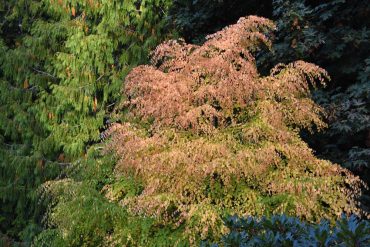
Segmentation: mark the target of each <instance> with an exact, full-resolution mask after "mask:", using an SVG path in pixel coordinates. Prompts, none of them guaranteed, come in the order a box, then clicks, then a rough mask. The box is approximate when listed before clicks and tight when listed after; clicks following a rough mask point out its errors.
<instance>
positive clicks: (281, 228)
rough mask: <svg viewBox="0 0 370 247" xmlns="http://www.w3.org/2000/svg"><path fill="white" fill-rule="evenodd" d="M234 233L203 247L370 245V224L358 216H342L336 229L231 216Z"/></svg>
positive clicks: (228, 221)
mask: <svg viewBox="0 0 370 247" xmlns="http://www.w3.org/2000/svg"><path fill="white" fill-rule="evenodd" d="M225 225H226V226H227V227H228V229H230V232H229V233H228V234H227V235H225V236H224V237H223V238H222V240H221V241H220V243H219V244H210V243H208V242H203V243H202V245H201V246H203V247H206V246H212V247H217V246H369V245H370V235H369V232H370V224H369V222H368V221H359V220H358V219H357V218H356V217H355V216H353V215H352V216H351V217H350V218H347V217H345V216H344V217H342V218H341V219H340V220H338V221H337V222H336V225H335V226H334V227H330V224H329V222H328V221H321V222H320V223H319V224H316V225H312V224H307V223H306V222H302V221H300V220H299V219H297V218H293V217H287V216H285V215H274V216H272V217H271V218H266V217H263V218H260V219H256V218H253V217H247V218H238V217H237V216H232V217H228V218H227V219H226V220H225Z"/></svg>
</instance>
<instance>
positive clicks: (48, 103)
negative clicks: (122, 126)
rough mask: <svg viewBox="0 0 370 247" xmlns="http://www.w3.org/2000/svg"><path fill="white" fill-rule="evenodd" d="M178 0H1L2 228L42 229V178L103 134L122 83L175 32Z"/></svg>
mask: <svg viewBox="0 0 370 247" xmlns="http://www.w3.org/2000/svg"><path fill="white" fill-rule="evenodd" d="M169 4H170V1H169V0H160V1H151V0H149V1H139V0H132V1H131V0H130V1H105V0H89V1H74V0H67V1H57V0H55V1H53V0H51V1H50V0H32V1H23V0H22V1H1V2H0V14H1V26H0V28H1V40H0V50H1V54H0V81H1V85H0V87H1V91H0V103H1V106H0V107H1V108H0V109H1V114H0V115H1V116H0V144H1V146H0V178H1V179H0V181H1V182H0V186H1V190H0V198H1V204H0V208H1V219H2V220H1V221H0V226H1V230H2V231H4V232H6V233H8V234H10V235H11V236H12V237H14V238H18V239H23V240H25V241H28V242H29V241H30V239H29V237H30V236H32V235H33V234H34V233H30V232H37V231H38V230H36V229H35V228H38V227H37V226H35V225H34V223H35V222H40V221H41V215H40V214H41V212H39V209H40V208H42V207H41V206H40V205H36V203H37V196H36V189H37V187H38V186H39V185H40V184H42V183H43V182H45V181H47V180H49V179H52V178H55V177H56V176H57V175H58V174H60V170H64V169H65V168H66V167H68V166H70V164H71V163H72V162H74V161H76V160H78V159H81V158H83V157H84V155H85V153H86V149H87V146H89V145H91V144H93V143H96V142H98V141H99V140H100V135H99V134H100V131H101V130H102V129H103V128H104V124H105V121H106V119H107V117H108V115H109V112H110V111H111V110H112V109H113V108H112V107H113V106H114V104H115V101H116V100H117V99H118V98H119V90H118V89H119V87H120V84H121V83H120V82H121V81H122V80H123V79H124V77H125V75H126V73H127V72H128V71H129V69H130V68H131V67H132V66H135V65H137V64H140V63H143V62H145V61H146V59H147V54H148V51H149V50H150V49H151V48H153V47H155V45H157V43H158V42H159V40H161V39H163V38H165V33H164V31H165V30H164V29H163V22H164V16H165V14H166V11H167V8H168V6H169ZM28 226H29V228H30V229H28V228H27V227H28ZM27 229H28V230H27ZM22 231H23V233H22Z"/></svg>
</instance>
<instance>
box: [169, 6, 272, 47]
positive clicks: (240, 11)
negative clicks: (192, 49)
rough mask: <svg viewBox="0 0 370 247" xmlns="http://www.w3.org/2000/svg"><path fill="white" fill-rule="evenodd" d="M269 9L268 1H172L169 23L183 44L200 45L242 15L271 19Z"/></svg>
mask: <svg viewBox="0 0 370 247" xmlns="http://www.w3.org/2000/svg"><path fill="white" fill-rule="evenodd" d="M271 10H272V2H271V0H262V1H261V0H247V1H246V0H195V1H194V0H174V1H173V5H172V8H171V10H170V14H169V17H168V19H169V20H168V21H169V24H170V25H173V26H174V27H176V30H177V31H178V32H179V33H180V35H181V36H183V37H184V38H185V40H186V41H188V42H190V43H201V42H203V41H204V40H205V36H206V35H208V34H211V33H215V32H216V31H218V30H220V29H221V28H223V27H225V26H227V25H230V24H232V23H235V22H236V21H237V20H238V19H239V18H240V17H242V16H247V15H259V16H264V17H271Z"/></svg>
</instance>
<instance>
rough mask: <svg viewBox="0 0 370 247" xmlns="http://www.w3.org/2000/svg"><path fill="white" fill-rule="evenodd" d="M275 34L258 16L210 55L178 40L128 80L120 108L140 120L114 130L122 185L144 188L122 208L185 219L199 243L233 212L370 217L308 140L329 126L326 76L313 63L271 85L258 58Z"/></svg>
mask: <svg viewBox="0 0 370 247" xmlns="http://www.w3.org/2000/svg"><path fill="white" fill-rule="evenodd" d="M273 28H274V25H273V23H272V22H271V21H269V20H267V19H264V18H260V17H255V16H251V17H247V18H241V19H240V20H239V21H238V23H237V24H235V25H231V26H229V27H227V28H225V29H223V30H221V31H220V32H217V33H216V34H213V35H210V36H209V37H208V40H207V41H206V42H205V44H204V45H202V46H194V45H188V44H185V43H184V42H183V41H168V42H166V43H164V44H162V45H160V46H158V47H157V49H156V50H155V51H154V52H153V58H152V66H139V67H137V68H135V69H133V70H132V71H131V73H130V74H129V75H128V76H127V78H126V82H125V85H124V89H123V93H124V95H125V96H126V99H127V100H126V101H125V102H123V104H122V105H121V107H125V108H127V109H128V110H129V113H128V115H126V118H127V119H129V121H126V122H125V123H123V124H116V125H114V126H113V127H112V128H111V129H110V130H109V131H108V134H109V135H110V136H111V140H110V142H109V144H108V149H109V150H113V151H114V152H115V153H116V155H117V157H118V164H117V167H116V173H117V175H118V176H134V177H135V178H136V179H137V180H138V181H142V183H143V186H144V190H143V192H142V193H141V194H140V195H138V196H135V197H126V198H124V199H122V203H123V204H124V205H126V206H127V207H128V208H129V209H130V210H131V211H132V212H135V213H138V214H145V215H151V216H154V217H158V218H159V219H161V220H163V221H164V222H166V223H171V222H172V223H175V224H181V223H184V222H185V223H186V224H187V233H189V235H190V236H193V237H195V236H197V235H198V234H201V236H203V237H205V236H206V235H209V234H214V235H215V236H218V235H219V234H220V233H221V232H222V230H223V229H222V224H220V223H219V222H220V216H221V215H222V214H223V213H225V212H229V213H239V214H259V215H261V214H264V213H279V212H285V213H288V214H295V215H298V216H301V217H302V218H305V219H307V220H310V221H314V220H316V219H319V218H321V217H327V218H331V219H333V218H335V217H336V216H338V215H340V214H341V213H342V212H346V213H353V212H355V213H359V212H360V211H361V210H359V209H358V207H357V205H356V203H357V202H356V199H357V197H358V196H359V195H360V187H361V181H360V180H359V179H358V178H356V177H354V176H353V175H352V174H350V173H349V172H347V171H346V170H344V169H342V168H340V167H339V166H337V165H334V164H331V163H330V162H328V161H324V160H319V159H317V158H316V157H315V156H314V155H313V154H312V151H311V150H310V149H309V148H308V147H307V145H306V144H305V143H304V142H303V141H302V140H301V139H300V137H299V135H298V130H299V129H301V128H311V127H312V126H316V127H318V128H321V127H323V126H325V124H324V123H323V122H322V121H321V119H320V115H321V114H323V111H322V109H321V108H320V107H319V106H317V105H316V104H315V103H314V102H313V101H312V100H311V99H310V97H309V96H310V91H309V86H310V85H312V86H316V83H324V82H325V80H326V79H327V78H328V75H327V73H326V72H325V71H324V70H323V69H321V68H319V67H317V66H316V65H313V64H309V63H305V62H303V61H297V62H294V63H291V64H288V65H283V64H279V65H277V66H276V67H275V68H274V69H273V70H272V71H271V75H270V76H267V77H261V76H260V75H259V73H258V71H257V69H256V65H255V59H254V58H253V56H252V54H251V51H253V50H255V49H258V47H259V46H260V45H261V44H265V45H270V44H269V41H268V38H267V37H266V36H265V35H264V33H266V32H267V31H269V30H271V29H273ZM148 126H149V127H148ZM108 190H109V189H108ZM108 194H109V193H108Z"/></svg>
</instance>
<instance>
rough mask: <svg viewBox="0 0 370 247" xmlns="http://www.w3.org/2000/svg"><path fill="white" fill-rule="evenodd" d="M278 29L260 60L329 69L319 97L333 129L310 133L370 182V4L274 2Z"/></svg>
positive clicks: (324, 151)
mask: <svg viewBox="0 0 370 247" xmlns="http://www.w3.org/2000/svg"><path fill="white" fill-rule="evenodd" d="M273 16H274V17H273V18H274V19H275V20H276V21H277V26H278V32H277V37H276V41H275V46H274V52H273V53H271V54H270V55H266V54H264V55H262V56H260V59H259V64H260V68H261V70H267V69H268V68H269V67H271V66H272V65H273V64H274V63H275V61H283V62H290V61H293V60H296V59H304V60H306V61H310V62H314V63H316V64H318V65H320V66H322V67H323V68H325V69H326V70H327V71H328V72H329V74H330V76H331V77H332V82H331V83H330V87H329V88H328V90H326V91H318V92H316V95H315V99H316V101H317V102H318V103H320V104H321V105H322V106H324V107H325V108H326V109H327V110H328V112H329V114H328V116H327V121H328V123H329V128H328V129H327V130H326V131H324V132H323V133H321V134H318V135H316V136H314V137H312V136H311V137H308V138H306V139H307V140H308V142H309V143H310V145H311V146H312V147H313V148H314V149H315V150H317V151H318V152H319V154H320V155H322V156H323V157H325V158H327V159H330V160H332V161H334V162H337V163H339V164H341V165H343V166H344V167H347V168H349V169H351V170H352V171H354V172H355V173H357V174H359V175H361V177H362V178H363V179H364V180H365V181H366V182H367V183H369V182H370V169H369V161H370V149H369V148H370V72H369V71H370V70H369V68H370V67H369V66H370V65H369V58H370V18H369V16H370V5H369V4H368V2H367V1H362V0H355V1H346V0H335V1H329V2H325V3H321V2H319V1H308V0H300V1H289V0H275V1H273Z"/></svg>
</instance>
